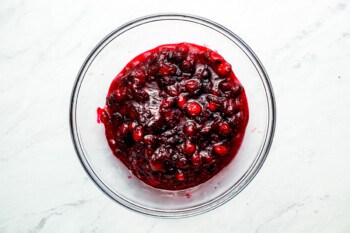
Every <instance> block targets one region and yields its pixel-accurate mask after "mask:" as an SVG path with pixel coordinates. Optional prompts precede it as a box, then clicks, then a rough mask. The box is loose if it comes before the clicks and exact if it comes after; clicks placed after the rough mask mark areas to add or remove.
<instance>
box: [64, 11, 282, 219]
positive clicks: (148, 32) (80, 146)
mask: <svg viewBox="0 0 350 233" xmlns="http://www.w3.org/2000/svg"><path fill="white" fill-rule="evenodd" d="M180 42H189V43H194V44H198V45H204V46H207V47H208V48H210V49H213V50H216V51H218V52H219V54H221V55H222V56H223V57H224V58H225V59H226V60H227V61H228V62H229V63H230V64H231V65H232V69H233V71H234V72H235V74H236V76H237V77H238V79H239V80H240V82H241V83H242V84H243V86H244V88H245V91H246V94H247V98H248V103H249V115H250V119H249V123H248V126H247V129H246V135H245V138H244V140H243V144H242V146H241V149H240V150H239V152H238V154H237V155H236V157H235V159H234V160H233V161H232V162H231V163H230V164H229V165H228V166H227V167H225V168H224V169H223V170H222V171H221V172H220V173H219V174H217V175H216V176H215V177H213V178H212V179H210V180H209V181H207V182H205V183H204V184H201V185H199V186H197V187H194V188H191V189H187V190H181V191H167V190H159V189H155V188H152V187H150V186H148V185H146V184H144V183H142V182H141V181H139V179H137V178H136V177H134V176H133V175H132V174H131V173H130V172H129V170H128V169H127V168H126V167H125V166H124V165H123V164H122V163H121V162H120V161H119V160H118V159H116V158H115V157H114V155H113V154H112V152H111V150H110V148H109V146H108V144H107V140H106V137H105V134H104V130H105V129H104V125H103V124H97V114H96V109H97V107H103V106H104V104H105V97H106V95H107V91H108V88H109V85H110V84H111V81H112V80H113V78H114V77H115V76H116V75H117V74H118V73H119V72H120V71H121V70H122V68H123V67H124V66H125V65H126V64H127V63H128V62H129V61H130V60H131V59H132V58H134V57H135V56H136V55H138V54H140V53H142V52H144V51H146V50H149V49H152V48H154V47H156V46H158V45H161V44H171V43H180ZM275 120H276V110H275V102H274V96H273V91H272V87H271V84H270V82H269V79H268V76H267V74H266V72H265V70H264V68H263V66H262V64H261V62H260V61H259V59H258V57H257V56H256V55H255V54H254V52H253V51H252V50H251V49H250V48H249V47H248V45H247V44H246V43H245V42H244V41H243V40H242V39H240V38H239V37H238V36H236V35H235V34H234V33H232V32H231V31H230V30H228V29H227V28H225V27H223V26H221V25H219V24H217V23H214V22H212V21H210V20H207V19H204V18H200V17H196V16H190V15H183V14H160V15H152V16H146V17H143V18H140V19H137V20H134V21H131V22H129V23H127V24H124V25H123V26H121V27H119V28H118V29H116V30H114V31H113V32H112V33H110V34H109V35H107V36H106V37H105V38H104V39H103V40H102V41H101V42H100V43H99V44H98V45H97V46H96V47H95V48H94V49H93V50H92V52H91V53H90V54H89V56H88V57H87V59H86V60H85V62H84V63H83V65H82V67H81V69H80V71H79V74H78V77H77V79H76V82H75V84H74V88H73V92H72V97H71V103H70V126H71V134H72V139H73V143H74V146H75V149H76V152H77V154H78V156H79V159H80V161H81V163H82V165H83V167H84V168H85V170H86V171H87V173H88V175H89V176H90V177H91V178H92V180H93V181H94V182H95V183H96V184H97V186H98V187H99V188H100V189H101V190H102V191H103V192H104V193H105V194H107V195H108V196H109V197H111V198H112V199H113V200H115V201H116V202H118V203H120V204H121V205H123V206H125V207H127V208H129V209H132V210H134V211H137V212H140V213H143V214H147V215H152V216H158V217H168V218H179V217H187V216H193V215H197V214H200V213H204V212H207V211H209V210H211V209H214V208H216V207H218V206H220V205H222V204H224V203H226V202H227V201H228V200H230V199H232V198H233V197H234V196H236V195H237V194H238V193H239V192H240V191H241V190H242V189H243V188H244V187H245V186H246V185H247V184H248V183H249V182H250V181H251V180H252V179H253V178H254V176H255V175H256V174H257V172H258V171H259V169H260V167H261V166H262V164H263V162H264V160H265V158H266V156H267V154H268V151H269V148H270V146H271V143H272V139H273V134H274V128H275Z"/></svg>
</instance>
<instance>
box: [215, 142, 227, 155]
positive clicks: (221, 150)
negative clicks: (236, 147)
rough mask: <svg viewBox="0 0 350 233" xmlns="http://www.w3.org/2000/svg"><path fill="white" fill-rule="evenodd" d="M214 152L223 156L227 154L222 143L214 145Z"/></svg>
mask: <svg viewBox="0 0 350 233" xmlns="http://www.w3.org/2000/svg"><path fill="white" fill-rule="evenodd" d="M214 152H215V153H216V154H218V155H220V156H225V155H227V152H228V150H227V148H226V147H225V146H223V145H215V146H214Z"/></svg>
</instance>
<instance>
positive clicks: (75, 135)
mask: <svg viewBox="0 0 350 233" xmlns="http://www.w3.org/2000/svg"><path fill="white" fill-rule="evenodd" d="M164 20H180V21H189V22H191V23H196V24H201V25H202V26H206V27H209V28H211V29H213V30H215V31H217V32H219V33H221V34H222V35H224V36H225V37H227V38H228V39H229V40H231V41H232V42H233V43H235V44H236V45H237V46H238V47H239V48H240V49H241V50H242V51H243V52H244V53H245V54H246V56H247V57H248V58H249V59H250V60H251V62H252V63H253V64H254V66H255V69H256V70H257V72H258V73H259V76H260V78H261V81H262V83H263V86H264V89H265V94H266V98H267V103H268V120H267V121H268V125H267V131H266V135H265V139H264V142H263V144H262V146H261V148H260V153H259V154H258V156H257V157H256V158H255V159H254V162H253V163H252V164H251V165H250V167H249V169H248V170H247V171H246V172H245V173H244V175H243V176H242V177H241V178H240V179H239V180H238V181H237V182H236V183H235V184H234V185H232V186H231V187H230V188H229V189H228V190H226V191H225V192H224V193H222V194H221V195H219V196H217V197H215V198H213V199H212V200H210V201H209V202H206V203H203V204H200V205H198V206H194V207H189V208H184V209H177V210H174V209H172V210H162V209H153V208H148V207H145V206H142V205H139V204H137V203H134V202H132V201H130V200H128V199H126V198H124V197H122V196H120V195H118V194H117V193H115V192H113V191H112V190H111V189H110V188H109V187H108V186H107V185H106V184H104V182H103V181H102V180H100V178H99V177H98V175H97V174H96V173H95V171H94V170H93V168H92V166H91V165H90V164H89V162H88V160H87V158H86V156H85V152H84V149H83V147H82V143H81V140H80V136H79V130H78V129H77V121H76V107H77V100H78V96H79V90H80V86H81V84H82V82H83V80H84V76H85V73H86V71H87V70H88V68H89V67H90V65H91V63H92V62H93V60H94V59H95V57H96V56H97V55H98V54H99V52H100V51H101V50H102V49H103V48H104V47H105V46H106V45H108V43H109V42H111V41H112V40H113V39H114V38H115V37H118V36H119V35H121V34H122V33H124V32H126V31H128V30H130V29H132V28H134V27H137V26H140V25H142V24H145V23H152V22H155V21H164ZM69 125H70V132H71V138H72V142H73V146H74V149H75V151H76V154H77V156H78V158H79V161H80V163H81V164H82V166H83V168H84V170H85V171H86V173H87V174H88V176H89V177H90V178H91V179H92V181H93V182H94V183H95V184H96V185H97V187H98V188H99V189H100V190H101V191H102V192H103V193H105V194H106V195H107V196H108V197H110V198H111V199H112V200H114V201H116V202H117V203H119V204H121V205H122V206H124V207H126V208H128V209H130V210H133V211H136V212H138V213H141V214H145V215H148V216H153V217H161V218H182V217H190V216H195V215H199V214H203V213H205V212H208V211H210V210H213V209H215V208H217V207H219V206H221V205H223V204H225V203H226V202H228V201H229V200H231V199H232V198H233V197H235V196H236V195H237V194H238V193H240V192H241V191H242V190H243V189H244V188H245V187H246V186H247V185H248V184H249V183H250V182H251V181H252V180H253V178H254V177H255V176H256V175H257V173H258V172H259V170H260V168H261V167H262V165H263V163H264V161H265V160H266V157H267V155H268V152H269V150H270V148H271V145H272V141H273V138H274V133H275V128H276V103H275V97H274V93H273V89H272V85H271V82H270V80H269V77H268V75H267V73H266V71H265V68H264V67H263V65H262V63H261V61H260V60H259V58H258V57H257V55H256V54H255V53H254V52H253V50H252V49H251V48H250V47H249V46H248V45H247V44H246V43H245V42H244V41H243V40H242V39H241V38H240V37H238V36H237V35H236V34H235V33H233V32H232V31H230V30H229V29H227V28H226V27H224V26H222V25H220V24H218V23H216V22H213V21H211V20H209V19H206V18H203V17H200V16H195V15H190V14H183V13H159V14H152V15H147V16H143V17H140V18H137V19H134V20H131V21H129V22H127V23H125V24H123V25H121V26H120V27H118V28H116V29H115V30H113V31H112V32H110V33H109V34H108V35H107V36H105V37H104V38H103V39H102V40H101V41H100V42H99V43H98V44H97V45H96V46H95V47H94V48H93V49H92V51H91V52H90V53H89V55H88V56H87V58H86V59H85V61H84V62H83V64H82V66H81V67H80V70H79V72H78V74H77V77H76V79H75V82H74V85H73V89H72V93H71V99H70V108H69Z"/></svg>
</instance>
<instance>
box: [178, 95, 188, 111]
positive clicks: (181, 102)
mask: <svg viewBox="0 0 350 233" xmlns="http://www.w3.org/2000/svg"><path fill="white" fill-rule="evenodd" d="M186 102H187V100H186V96H184V95H180V96H179V97H178V98H177V106H179V108H182V107H183V106H184V105H185V104H186Z"/></svg>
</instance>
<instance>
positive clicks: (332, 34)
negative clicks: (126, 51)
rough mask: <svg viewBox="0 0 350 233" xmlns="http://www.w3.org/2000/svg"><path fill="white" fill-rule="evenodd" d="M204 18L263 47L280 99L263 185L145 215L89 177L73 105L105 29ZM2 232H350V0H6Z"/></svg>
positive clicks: (0, 125)
mask: <svg viewBox="0 0 350 233" xmlns="http://www.w3.org/2000/svg"><path fill="white" fill-rule="evenodd" d="M170 11H171V12H184V13H191V14H197V15H201V16H205V17H207V18H209V19H212V20H214V21H217V22H219V23H221V24H223V25H225V26H226V27H228V28H230V29H231V30H233V31H234V32H236V33H237V34H238V35H240V36H241V37H242V38H243V39H244V40H245V41H246V42H247V43H248V44H249V45H250V46H251V47H252V48H253V50H254V51H255V52H256V53H257V54H258V56H259V57H260V59H261V60H262V62H263V64H264V65H265V68H266V69H267V71H268V73H269V75H270V78H271V82H272V84H273V87H274V90H275V95H276V99H277V107H278V120H277V130H276V135H275V140H274V143H273V146H272V149H271V151H270V154H269V156H268V159H267V160H266V162H265V164H264V166H263V168H262V169H261V171H260V173H259V174H258V175H257V177H256V178H255V179H254V180H253V181H252V183H251V184H250V185H249V186H248V187H247V188H246V189H245V190H244V191H243V192H242V193H240V194H239V195H238V196H237V197H236V198H234V199H233V200H231V201H230V202H229V203H227V204H225V205H224V206H222V207H220V208H218V209H216V210H214V211H211V212H209V213H207V214H204V215H200V216H197V217H192V218H187V219H180V220H164V219H156V218H151V217H146V216H143V215H140V214H137V213H134V212H132V211H129V210H127V209H125V208H124V207H122V206H120V205H118V204H116V203H114V202H113V201H112V200H110V199H109V198H107V197H106V196H105V195H104V194H103V193H102V192H101V191H100V190H99V189H98V188H97V187H96V186H95V185H94V184H93V183H92V181H91V180H90V179H89V178H88V176H87V175H86V174H85V172H84V170H83V168H82V167H81V165H80V163H79V161H78V159H77V157H76V155H75V152H74V149H73V146H72V142H71V138H70V132H69V124H68V110H69V109H68V105H69V99H70V93H71V88H72V85H73V82H74V80H75V77H76V74H77V72H78V70H79V67H80V66H81V64H82V62H83V60H84V59H85V57H86V56H87V54H88V53H89V52H90V50H91V49H92V48H93V47H94V46H95V44H97V43H98V42H99V40H100V39H102V37H103V36H104V35H106V34H107V33H109V32H110V31H112V30H113V29H114V28H116V27H118V26H120V25H121V24H122V23H124V22H126V21H128V20H131V19H133V18H136V17H139V16H142V15H146V14H150V13H157V12H170ZM0 34H1V36H0V103H1V104H0V138H1V139H0V187H1V189H0V232H32V233H34V232H120V233H122V232H125V233H126V232H149V233H158V232H159V233H160V232H169V233H171V232H201V233H209V232H227V233H228V232H245V233H250V232H255V233H257V232H259V233H264V232H269V233H271V232H284V233H290V232H308V233H312V232H315V233H322V232H325V233H326V232H327V233H328V232H332V233H341V232H342V233H347V232H350V185H349V184H350V150H349V144H350V136H349V131H350V91H349V89H350V1H349V0H325V1H311V0H307V1H304V0H297V1H296V0H287V1H278V0H274V1H258V0H250V1H243V0H242V1H198V2H197V3H195V2H194V1H185V0H178V1H161V0H157V1H152V3H151V2H150V1H149V2H148V1H139V2H137V1H135V0H130V1H122V3H121V2H120V3H118V1H92V0H90V1H83V0H79V1H70V0H52V1H39V0H31V1H24V0H1V1H0Z"/></svg>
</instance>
